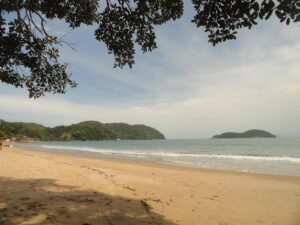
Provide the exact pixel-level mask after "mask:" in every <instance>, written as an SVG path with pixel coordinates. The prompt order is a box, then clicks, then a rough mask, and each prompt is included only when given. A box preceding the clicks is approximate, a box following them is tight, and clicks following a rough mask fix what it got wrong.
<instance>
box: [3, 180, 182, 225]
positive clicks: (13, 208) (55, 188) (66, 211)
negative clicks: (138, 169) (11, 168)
mask: <svg viewBox="0 0 300 225" xmlns="http://www.w3.org/2000/svg"><path fill="white" fill-rule="evenodd" d="M12 224H14V225H15V224H24V225H25V224H27V225H29V224H31V225H41V224H42V225H48V224H56V225H58V224H62V225H69V224H70V225H77V224H78V225H146V224H147V225H149V224H155V225H158V224H161V225H176V224H175V223H173V222H170V221H167V220H166V219H165V218H164V217H163V216H162V215H159V214H157V213H154V212H153V211H152V210H151V207H150V206H149V205H148V204H147V202H145V201H142V200H138V199H131V198H123V197H119V196H109V195H106V194H103V193H101V192H93V191H80V190H76V188H75V187H71V186H63V185H59V184H57V183H56V182H55V181H54V180H50V179H22V180H17V179H12V178H6V177H0V225H12Z"/></svg>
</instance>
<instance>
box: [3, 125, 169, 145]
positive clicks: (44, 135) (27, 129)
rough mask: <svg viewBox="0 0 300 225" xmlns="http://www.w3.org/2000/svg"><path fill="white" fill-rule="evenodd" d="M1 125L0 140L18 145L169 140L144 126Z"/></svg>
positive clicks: (153, 129) (158, 132)
mask: <svg viewBox="0 0 300 225" xmlns="http://www.w3.org/2000/svg"><path fill="white" fill-rule="evenodd" d="M0 122H1V126H0V137H5V138H10V139H11V140H13V141H17V142H37V141H72V140H79V141H93V140H97V141H99V140H152V139H165V136H164V135H163V134H162V133H161V132H160V131H158V130H156V129H155V128H152V127H149V126H146V125H143V124H138V125H130V124H126V123H101V122H98V121H84V122H80V123H77V124H72V125H69V126H64V125H61V126H56V127H53V128H51V127H45V126H43V125H41V124H37V123H23V122H6V121H4V120H1V121H0Z"/></svg>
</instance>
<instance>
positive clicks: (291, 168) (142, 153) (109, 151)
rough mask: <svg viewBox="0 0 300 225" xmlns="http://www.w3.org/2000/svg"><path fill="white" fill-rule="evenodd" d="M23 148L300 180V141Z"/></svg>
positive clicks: (98, 143)
mask: <svg viewBox="0 0 300 225" xmlns="http://www.w3.org/2000/svg"><path fill="white" fill-rule="evenodd" d="M22 146H24V147H28V148H32V149H40V150H45V151H56V152H68V153H70V154H89V155H92V156H93V155H95V156H96V155H98V156H105V157H116V158H127V159H128V158H130V159H140V160H152V161H156V162H161V163H170V164H176V165H184V166H190V167H201V168H211V169H223V170H224V169H225V170H234V171H244V172H256V173H270V174H281V175H293V176H300V138H272V139H269V138H254V139H188V140H150V141H66V142H62V141H60V142H38V143H27V144H22Z"/></svg>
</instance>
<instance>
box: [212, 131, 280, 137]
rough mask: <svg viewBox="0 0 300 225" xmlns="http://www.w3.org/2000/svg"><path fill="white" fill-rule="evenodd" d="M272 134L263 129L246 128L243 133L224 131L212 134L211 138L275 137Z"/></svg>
mask: <svg viewBox="0 0 300 225" xmlns="http://www.w3.org/2000/svg"><path fill="white" fill-rule="evenodd" d="M275 137H276V136H275V135H274V134H271V133H270V132H268V131H264V130H257V129H253V130H247V131H245V132H243V133H236V132H226V133H222V134H218V135H215V136H213V137H212V138H275Z"/></svg>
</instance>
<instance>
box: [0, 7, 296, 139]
mask: <svg viewBox="0 0 300 225" xmlns="http://www.w3.org/2000/svg"><path fill="white" fill-rule="evenodd" d="M185 7H186V8H185V15H184V17H183V18H181V19H180V20H178V21H175V22H169V23H167V24H165V25H162V26H159V27H156V34H157V45H158V49H156V50H154V51H153V52H151V53H146V54H143V53H142V52H141V51H137V54H136V57H135V61H136V62H135V65H134V66H133V68H132V69H129V68H127V67H126V68H124V69H119V68H113V63H114V59H113V56H112V55H108V54H107V49H106V47H105V45H104V44H103V43H99V42H97V41H96V40H95V39H94V36H93V30H94V28H93V27H88V26H83V27H81V28H79V29H76V30H72V29H71V28H68V27H67V26H66V25H65V24H63V23H60V22H57V21H52V22H49V23H48V24H47V29H48V32H49V33H52V34H55V35H58V36H63V35H66V37H65V39H66V40H67V41H68V42H70V43H73V44H74V47H75V49H76V51H74V50H72V49H71V48H69V47H67V46H64V47H62V48H61V49H60V50H61V61H62V62H68V63H70V67H69V71H70V72H71V73H72V78H73V79H74V80H76V82H77V83H78V86H77V87H76V88H75V89H70V90H68V92H67V93H66V94H65V95H59V94H56V95H53V94H46V96H45V97H41V98H39V99H29V98H28V93H27V92H26V90H23V89H16V88H14V87H10V86H8V85H5V84H3V83H0V118H2V119H4V120H7V121H24V122H36V123H41V124H43V125H46V126H56V125H61V124H64V125H68V124H72V123H77V122H79V121H84V120H97V121H100V122H104V123H105V122H126V123H129V124H146V125H149V126H152V127H155V128H157V129H158V130H160V131H161V132H162V133H163V134H165V136H166V137H167V138H209V137H211V136H213V135H215V134H219V133H222V132H226V131H237V132H242V131H246V130H248V129H253V128H255V129H264V130H267V131H270V132H272V133H274V134H276V135H279V136H282V137H300V129H299V128H300V101H299V99H300V39H299V37H300V29H299V28H300V25H299V24H292V25H290V26H286V25H285V24H281V23H280V22H279V21H277V20H276V19H271V20H269V21H263V22H261V23H259V25H257V26H255V27H253V28H252V29H251V30H248V29H244V30H241V31H240V32H239V33H238V35H237V40H234V41H228V42H226V43H222V44H219V45H217V46H216V47H213V46H212V45H211V44H210V43H208V41H207V40H208V39H207V34H206V33H205V32H204V31H203V30H202V29H198V28H196V26H195V25H194V24H192V23H191V22H190V20H191V19H192V17H193V15H194V11H193V9H192V7H191V5H189V4H186V6H185Z"/></svg>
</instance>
